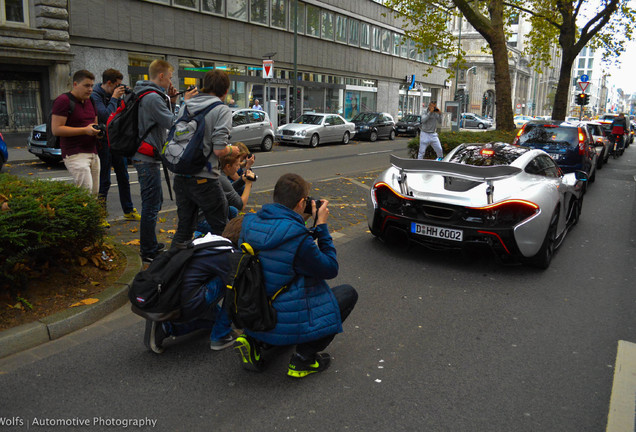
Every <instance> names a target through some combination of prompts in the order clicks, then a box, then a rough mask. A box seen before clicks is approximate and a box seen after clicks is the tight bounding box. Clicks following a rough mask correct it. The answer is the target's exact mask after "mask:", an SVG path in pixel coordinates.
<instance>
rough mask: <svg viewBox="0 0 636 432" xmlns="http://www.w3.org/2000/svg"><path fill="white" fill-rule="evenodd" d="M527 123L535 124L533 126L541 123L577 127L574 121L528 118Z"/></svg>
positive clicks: (541, 124)
mask: <svg viewBox="0 0 636 432" xmlns="http://www.w3.org/2000/svg"><path fill="white" fill-rule="evenodd" d="M526 124H527V125H535V126H543V125H550V126H557V127H570V128H575V127H578V125H576V124H574V123H570V122H567V121H561V120H535V119H533V120H530V121H529V122H528V123H526Z"/></svg>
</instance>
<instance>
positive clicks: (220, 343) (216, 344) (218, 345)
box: [210, 331, 238, 351]
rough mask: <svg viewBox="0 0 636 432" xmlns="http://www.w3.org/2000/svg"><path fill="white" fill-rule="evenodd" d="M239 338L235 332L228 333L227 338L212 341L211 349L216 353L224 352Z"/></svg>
mask: <svg viewBox="0 0 636 432" xmlns="http://www.w3.org/2000/svg"><path fill="white" fill-rule="evenodd" d="M237 337H238V336H237V334H236V333H234V331H231V332H229V333H228V335H227V336H225V337H222V338H221V339H219V340H212V339H210V349H211V350H214V351H221V350H224V349H225V348H228V347H229V346H231V345H232V344H234V341H235V340H236V339H237Z"/></svg>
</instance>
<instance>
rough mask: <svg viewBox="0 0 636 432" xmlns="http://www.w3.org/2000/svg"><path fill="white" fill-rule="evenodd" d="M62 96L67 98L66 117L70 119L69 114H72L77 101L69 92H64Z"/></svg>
mask: <svg viewBox="0 0 636 432" xmlns="http://www.w3.org/2000/svg"><path fill="white" fill-rule="evenodd" d="M64 94H65V95H66V97H67V98H68V116H67V117H70V116H71V114H73V111H75V104H76V103H77V99H76V98H75V96H73V93H71V92H66V93H64ZM67 120H68V118H67Z"/></svg>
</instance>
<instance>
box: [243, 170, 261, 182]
mask: <svg viewBox="0 0 636 432" xmlns="http://www.w3.org/2000/svg"><path fill="white" fill-rule="evenodd" d="M245 178H246V179H248V180H249V181H253V182H255V181H256V180H258V176H257V175H256V174H254V173H253V172H252V173H250V175H247V174H245Z"/></svg>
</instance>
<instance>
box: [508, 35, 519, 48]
mask: <svg viewBox="0 0 636 432" xmlns="http://www.w3.org/2000/svg"><path fill="white" fill-rule="evenodd" d="M518 38H519V35H518V34H517V33H513V34H511V35H510V39H508V46H509V47H513V48H515V47H516V46H517V40H518Z"/></svg>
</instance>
